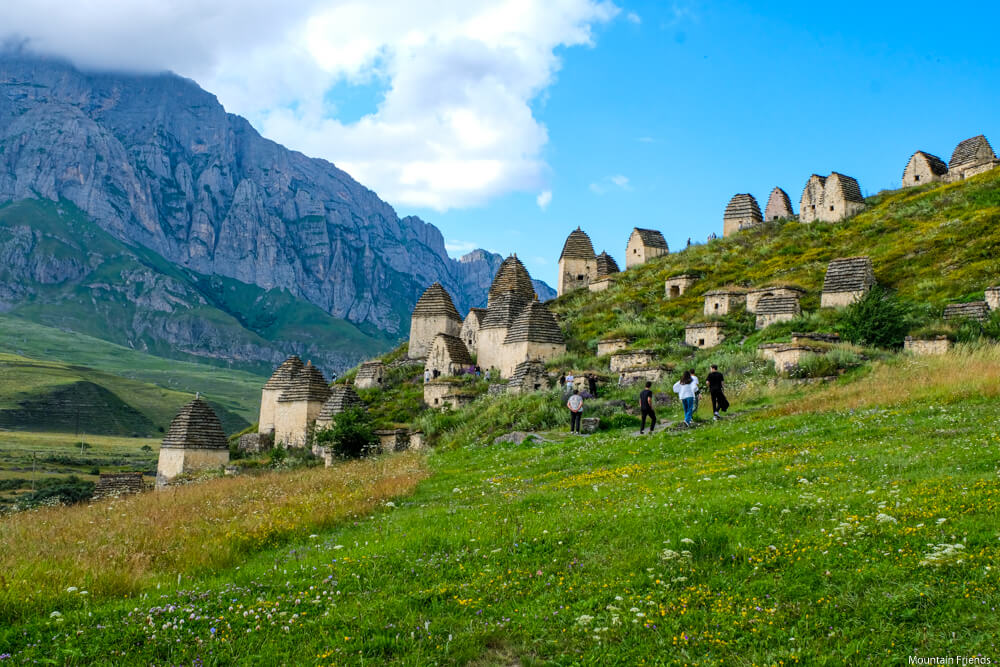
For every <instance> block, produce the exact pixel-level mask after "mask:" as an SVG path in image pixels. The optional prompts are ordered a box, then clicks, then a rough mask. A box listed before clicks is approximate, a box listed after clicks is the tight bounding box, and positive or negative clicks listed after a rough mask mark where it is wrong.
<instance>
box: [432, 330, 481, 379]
mask: <svg viewBox="0 0 1000 667" xmlns="http://www.w3.org/2000/svg"><path fill="white" fill-rule="evenodd" d="M472 365H473V363H472V355H470V354H469V348H467V347H466V346H465V343H463V342H462V339H461V338H459V337H458V336H449V335H448V334H438V335H437V336H435V337H434V343H433V344H432V345H431V349H430V352H429V353H428V354H427V364H426V365H425V366H424V370H427V371H430V372H431V375H432V376H433V377H438V376H441V375H445V376H447V375H460V374H461V373H462V372H463V371H465V370H467V369H469V368H470V367H472Z"/></svg>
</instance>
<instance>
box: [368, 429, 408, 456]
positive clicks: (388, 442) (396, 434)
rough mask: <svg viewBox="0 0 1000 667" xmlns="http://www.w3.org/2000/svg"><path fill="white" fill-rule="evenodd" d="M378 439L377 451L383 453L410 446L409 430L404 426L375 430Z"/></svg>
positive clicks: (403, 449) (401, 449)
mask: <svg viewBox="0 0 1000 667" xmlns="http://www.w3.org/2000/svg"><path fill="white" fill-rule="evenodd" d="M375 435H377V436H378V440H379V451H380V452H381V453H383V454H388V453H390V452H402V451H406V450H407V449H409V448H410V432H409V431H408V430H407V429H405V428H392V429H384V430H380V431H375Z"/></svg>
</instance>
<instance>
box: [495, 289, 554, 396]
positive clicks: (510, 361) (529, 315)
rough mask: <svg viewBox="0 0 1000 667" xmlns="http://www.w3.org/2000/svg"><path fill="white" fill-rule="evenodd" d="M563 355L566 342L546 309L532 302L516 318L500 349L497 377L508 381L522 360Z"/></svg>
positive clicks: (543, 305)
mask: <svg viewBox="0 0 1000 667" xmlns="http://www.w3.org/2000/svg"><path fill="white" fill-rule="evenodd" d="M564 354H566V341H565V339H564V338H563V334H562V330H561V329H560V328H559V324H558V323H557V322H556V318H555V316H554V315H553V314H552V311H550V310H549V308H548V306H546V305H545V304H544V303H540V302H538V301H532V302H531V303H529V304H528V305H527V306H525V307H524V309H523V310H522V311H521V313H520V314H519V315H518V316H517V319H515V320H514V322H513V324H511V326H510V331H509V332H508V333H507V337H506V338H505V339H504V342H503V347H502V349H501V355H500V363H499V364H498V365H497V366H498V368H499V369H500V377H504V378H510V377H512V376H513V374H514V370H515V369H516V368H517V366H518V364H520V363H521V362H523V361H542V362H545V361H548V360H549V359H554V358H556V357H559V356H562V355H564Z"/></svg>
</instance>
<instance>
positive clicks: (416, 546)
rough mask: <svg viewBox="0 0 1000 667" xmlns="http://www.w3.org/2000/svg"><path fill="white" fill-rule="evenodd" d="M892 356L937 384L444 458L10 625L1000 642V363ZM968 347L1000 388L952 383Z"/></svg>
mask: <svg viewBox="0 0 1000 667" xmlns="http://www.w3.org/2000/svg"><path fill="white" fill-rule="evenodd" d="M963 354H964V353H963ZM892 363H893V364H894V365H893V366H892V367H891V368H889V369H888V371H889V372H890V374H891V377H893V378H895V379H896V380H898V381H899V382H901V383H903V384H904V386H905V385H906V384H907V382H908V380H909V379H911V378H921V379H923V378H925V377H928V370H929V371H930V375H929V377H931V378H937V380H936V381H935V382H936V386H935V387H934V388H933V389H934V391H935V392H936V394H935V395H937V396H938V403H935V404H928V403H926V402H924V401H923V400H911V397H910V396H907V395H905V394H904V395H901V396H896V395H893V394H885V395H878V394H874V395H871V396H870V397H869V399H868V403H867V407H866V408H865V409H862V410H858V411H847V410H843V409H841V408H840V406H841V405H847V404H848V403H849V401H848V402H844V401H841V400H839V399H837V398H836V395H835V393H836V392H837V391H838V390H839V389H838V387H836V386H835V387H833V388H818V389H815V390H814V396H815V397H824V396H825V397H826V398H827V399H828V402H827V405H828V407H829V409H828V411H824V412H819V413H816V412H812V413H808V414H796V415H790V416H782V415H778V414H774V413H767V414H764V413H756V414H752V415H750V414H748V415H744V416H742V417H738V418H736V419H732V420H729V421H726V422H723V423H720V424H717V425H713V426H708V427H703V428H700V429H696V430H694V431H667V432H660V433H658V434H657V435H655V436H653V437H646V438H643V439H638V438H636V437H634V436H633V435H632V433H631V432H630V431H624V430H619V431H614V432H611V433H607V434H603V435H599V436H592V437H589V438H573V439H564V438H565V436H562V435H559V434H552V435H550V437H551V438H552V439H553V442H549V443H541V444H532V443H527V444H524V445H520V446H514V445H499V446H489V447H471V448H465V449H455V450H448V451H441V452H437V453H435V454H434V455H432V456H431V457H430V464H431V466H432V469H433V472H434V475H433V476H432V478H431V479H430V480H428V481H426V482H424V483H423V484H421V486H420V487H419V489H418V490H417V492H416V494H415V495H414V496H413V497H412V498H409V499H408V500H406V502H400V501H396V505H398V506H397V507H395V508H392V507H386V508H385V509H383V510H382V511H380V512H376V513H375V514H374V515H373V516H371V517H370V518H369V519H367V520H358V521H355V522H354V523H353V524H344V525H341V526H340V527H338V528H335V529H333V530H331V531H329V532H328V533H326V534H324V535H323V536H322V537H321V538H320V539H315V540H314V539H309V538H308V537H307V536H306V535H305V534H303V535H302V537H301V541H300V542H298V543H296V544H294V545H293V546H292V547H291V548H283V549H279V550H274V551H264V552H262V553H260V554H259V555H257V556H255V557H251V558H249V559H248V560H246V561H245V562H242V563H241V567H240V568H239V570H233V569H230V570H225V571H221V572H219V573H218V574H217V575H216V576H214V577H209V578H207V579H202V580H199V581H194V582H188V583H183V584H182V585H181V586H180V587H173V586H167V587H165V588H162V589H160V590H159V591H157V592H156V593H155V594H153V595H150V598H149V599H142V600H131V599H129V600H116V599H114V598H113V597H112V598H110V599H104V600H99V599H90V598H88V599H89V601H85V600H83V599H81V598H80V597H79V596H78V595H75V594H65V595H64V596H62V597H61V599H60V600H59V601H58V602H52V603H50V604H47V605H44V606H43V608H42V609H40V610H39V611H38V612H35V613H37V616H35V617H34V618H33V619H32V620H28V621H27V622H24V623H23V624H20V625H15V626H13V627H12V628H11V629H10V630H8V631H7V632H6V634H0V643H6V645H8V646H9V647H11V648H10V650H11V651H12V652H13V653H14V654H15V656H16V657H18V658H20V657H22V655H23V657H28V658H30V657H42V656H50V657H51V656H55V655H57V656H60V658H59V659H60V660H68V661H70V662H74V661H80V662H82V661H88V660H93V659H96V660H104V661H107V662H112V661H114V662H117V663H119V664H121V663H123V662H128V663H134V664H139V663H147V662H188V661H191V660H194V659H198V658H200V659H201V660H204V661H205V663H207V664H226V663H229V662H232V661H234V660H238V661H244V662H246V661H257V662H268V663H272V664H276V663H281V662H287V663H290V664H303V663H314V662H315V663H317V664H331V663H332V664H345V663H350V664H361V663H362V662H364V663H366V664H367V663H370V662H378V663H392V662H398V663H405V664H429V663H432V662H443V663H452V662H454V663H464V662H467V661H478V663H477V664H497V663H500V664H513V663H516V662H518V661H520V662H521V663H522V664H533V663H538V662H547V661H554V662H558V663H560V664H570V663H573V664H636V663H638V662H639V661H641V660H642V659H646V660H650V659H652V660H654V661H659V662H664V663H673V662H685V663H688V664H745V665H749V664H778V663H779V661H784V663H785V664H790V663H796V662H799V663H804V664H843V663H844V662H846V661H862V660H864V661H871V660H873V659H874V660H881V661H886V660H888V661H900V660H902V661H905V660H906V657H905V656H907V655H912V654H914V653H918V654H920V655H924V656H926V655H945V654H948V655H951V654H961V655H972V654H976V653H982V654H985V655H996V651H997V648H998V646H997V640H996V638H997V637H998V636H1000V621H998V617H997V616H996V614H995V609H996V607H997V606H998V605H1000V588H998V583H1000V582H998V569H997V568H998V566H1000V544H998V542H997V534H996V532H997V531H996V524H995V518H996V516H997V512H998V510H1000V506H998V501H1000V483H998V481H997V476H996V470H995V468H996V460H997V455H998V454H1000V438H998V435H997V433H998V430H997V428H996V425H997V422H998V420H1000V404H998V403H997V401H996V399H997V392H1000V385H997V384H996V381H995V377H993V378H992V380H991V379H989V378H986V375H989V374H992V373H995V372H996V366H997V364H998V363H1000V358H997V352H996V349H995V348H994V349H992V350H988V351H985V352H984V351H979V352H975V353H973V354H971V355H966V356H956V357H951V358H942V359H937V360H912V361H894V362H892ZM956 365H957V366H960V367H962V368H968V369H972V370H970V373H971V374H972V375H975V376H976V377H977V378H978V376H979V375H980V374H982V375H983V376H984V383H985V384H984V385H983V386H987V387H992V389H991V390H990V391H989V392H988V393H987V395H985V396H980V397H978V398H975V399H969V398H968V397H967V396H962V395H956V394H954V393H953V391H952V390H953V389H955V387H956V385H955V384H954V383H953V382H951V381H949V380H948V379H947V377H948V374H947V373H946V370H947V369H948V368H954V367H955V366H956ZM981 367H982V368H985V370H983V371H982V372H981V373H980V372H979V371H976V370H975V369H977V368H981ZM876 372H880V371H878V370H876ZM844 384H847V383H844ZM830 392H834V394H830ZM846 400H847V399H845V401H846ZM879 404H880V405H879ZM880 515H885V516H882V517H880ZM886 517H891V518H886ZM941 544H951V545H954V544H960V545H961V547H958V548H953V550H952V551H953V553H957V555H950V556H941V557H939V558H936V557H934V556H930V554H932V553H933V552H935V551H937V552H938V553H939V554H940V553H942V552H943V549H936V548H935V547H934V546H933V545H941ZM929 558H930V560H928V559H929ZM74 585H78V586H81V587H85V586H89V585H91V582H90V581H88V580H87V579H82V580H81V581H80V582H78V583H74ZM23 604H24V605H26V606H27V607H28V608H32V607H33V606H34V603H33V602H28V601H25V602H24V603H23ZM50 608H51V609H50ZM133 609H138V612H137V613H133ZM50 610H59V611H61V613H62V614H64V616H63V618H64V619H65V620H64V621H60V622H56V621H54V620H53V619H51V618H49V614H48V612H49V611H50ZM88 613H92V614H93V616H89V615H88ZM191 614H194V618H192V617H191ZM181 618H183V619H185V622H184V623H183V624H180V623H179V621H180V619H181ZM175 625H176V628H175V627H174V626H175ZM213 628H214V631H213ZM3 632H4V631H2V630H0V633H3ZM22 633H25V634H22ZM223 640H224V641H223ZM123 646H129V647H130V648H129V652H128V653H127V660H123V659H122V658H121V657H114V656H116V655H119V656H120V655H121V654H116V653H115V651H117V650H119V649H120V648H121V647H123ZM74 656H75V658H74Z"/></svg>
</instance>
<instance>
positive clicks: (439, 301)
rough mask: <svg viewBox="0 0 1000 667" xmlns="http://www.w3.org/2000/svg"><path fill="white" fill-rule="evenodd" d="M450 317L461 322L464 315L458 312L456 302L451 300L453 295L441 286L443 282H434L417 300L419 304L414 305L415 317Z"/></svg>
mask: <svg viewBox="0 0 1000 667" xmlns="http://www.w3.org/2000/svg"><path fill="white" fill-rule="evenodd" d="M441 316H444V317H448V318H450V319H453V320H455V321H457V322H459V323H461V321H462V316H461V315H459V314H458V309H457V308H455V303H454V302H453V301H452V300H451V295H449V294H448V291H447V290H445V288H444V287H442V286H441V283H434V284H433V285H431V286H430V287H428V288H427V289H426V290H425V291H424V293H423V294H422V295H421V297H420V299H418V300H417V305H415V306H414V307H413V317H441Z"/></svg>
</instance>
